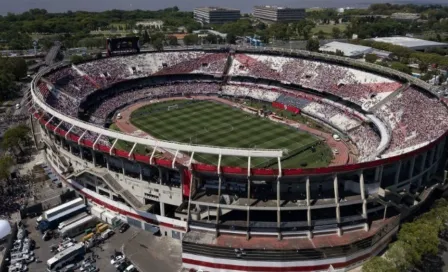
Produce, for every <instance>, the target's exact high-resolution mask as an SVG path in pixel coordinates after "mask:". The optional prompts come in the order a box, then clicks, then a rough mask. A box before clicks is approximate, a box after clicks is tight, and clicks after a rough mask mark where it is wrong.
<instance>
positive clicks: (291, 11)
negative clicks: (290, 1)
mask: <svg viewBox="0 0 448 272" xmlns="http://www.w3.org/2000/svg"><path fill="white" fill-rule="evenodd" d="M254 17H255V18H257V19H260V20H264V21H271V22H294V21H299V20H301V19H304V18H305V9H302V8H287V7H279V6H255V7H254Z"/></svg>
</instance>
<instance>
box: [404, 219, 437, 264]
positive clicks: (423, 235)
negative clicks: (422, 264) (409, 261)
mask: <svg viewBox="0 0 448 272" xmlns="http://www.w3.org/2000/svg"><path fill="white" fill-rule="evenodd" d="M438 234H439V226H437V225H434V224H432V223H431V222H426V220H418V221H415V222H412V223H405V224H403V225H402V228H401V229H400V232H399V233H398V239H399V240H401V241H403V242H404V243H407V244H408V245H409V246H410V247H411V248H412V249H413V250H415V252H416V253H415V255H416V256H417V257H416V259H417V260H416V262H417V263H418V261H419V260H420V258H421V256H423V255H426V254H431V255H435V254H437V251H438V246H439V237H438Z"/></svg>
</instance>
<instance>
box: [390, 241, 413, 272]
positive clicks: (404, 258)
mask: <svg viewBox="0 0 448 272" xmlns="http://www.w3.org/2000/svg"><path fill="white" fill-rule="evenodd" d="M386 258H387V259H388V260H389V261H390V262H391V263H393V265H394V266H395V268H396V269H397V270H398V271H407V270H408V269H409V268H411V267H412V266H413V265H414V264H415V263H417V261H418V259H419V258H418V255H417V253H416V252H415V250H414V249H412V248H411V247H410V246H409V244H406V243H405V242H403V241H397V242H395V243H393V244H391V245H390V246H389V250H388V251H387V253H386Z"/></svg>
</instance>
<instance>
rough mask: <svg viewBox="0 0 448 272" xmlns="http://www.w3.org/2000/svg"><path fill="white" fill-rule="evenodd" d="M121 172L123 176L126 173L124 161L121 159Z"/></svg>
mask: <svg viewBox="0 0 448 272" xmlns="http://www.w3.org/2000/svg"><path fill="white" fill-rule="evenodd" d="M121 172H122V173H123V176H124V175H125V171H124V161H123V160H121Z"/></svg>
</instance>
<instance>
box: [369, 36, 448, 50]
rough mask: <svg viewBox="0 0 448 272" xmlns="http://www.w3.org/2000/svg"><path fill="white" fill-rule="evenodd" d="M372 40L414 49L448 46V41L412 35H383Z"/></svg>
mask: <svg viewBox="0 0 448 272" xmlns="http://www.w3.org/2000/svg"><path fill="white" fill-rule="evenodd" d="M371 40H372V41H375V42H384V43H390V44H393V45H399V46H403V47H407V48H409V49H413V50H424V49H428V48H435V47H448V44H447V43H440V42H433V41H427V40H422V39H415V38H410V37H382V38H373V39H371Z"/></svg>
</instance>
